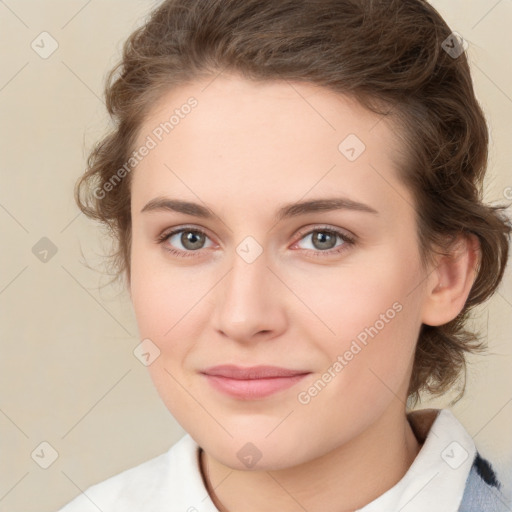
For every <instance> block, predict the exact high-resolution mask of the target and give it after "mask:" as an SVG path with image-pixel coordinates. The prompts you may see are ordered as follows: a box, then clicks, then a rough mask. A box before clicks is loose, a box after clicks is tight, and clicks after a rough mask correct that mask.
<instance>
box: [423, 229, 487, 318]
mask: <svg viewBox="0 0 512 512" xmlns="http://www.w3.org/2000/svg"><path fill="white" fill-rule="evenodd" d="M479 259H480V243H479V241H478V238H477V237H476V236H475V235H473V234H465V235H460V236H459V237H458V238H457V239H456V240H455V241H454V243H453V244H452V246H451V249H450V252H449V254H444V255H440V256H439V257H438V258H437V260H436V264H435V266H434V269H433V270H432V271H431V273H430V275H429V277H428V279H427V289H426V294H427V296H426V299H425V302H424V305H423V313H422V322H423V323H424V324H426V325H432V326H437V325H444V324H446V323H448V322H450V321H451V320H453V319H454V318H455V317H456V316H457V315H458V314H459V313H460V312H461V311H462V309H463V308H464V304H465V303H466V300H467V298H468V296H469V292H470V291H471V287H472V286H473V283H474V281H475V278H476V273H477V268H478V263H479Z"/></svg>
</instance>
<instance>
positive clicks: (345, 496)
mask: <svg viewBox="0 0 512 512" xmlns="http://www.w3.org/2000/svg"><path fill="white" fill-rule="evenodd" d="M420 449H421V444H420V443H419V442H418V440H417V439H416V437H415V435H414V433H413V431H412V429H411V426H410V425H409V422H408V421H407V418H406V416H405V413H404V412H403V411H402V414H401V415H398V416H397V415H396V411H395V415H394V416H392V415H389V414H387V415H385V416H383V417H381V418H380V419H379V420H378V421H377V422H376V423H374V424H373V425H371V426H370V427H369V428H368V429H366V430H365V431H364V432H362V433H361V434H360V435H359V436H358V437H357V438H355V439H352V440H351V441H350V442H349V443H346V444H344V445H342V446H339V447H337V448H336V449H334V450H332V451H331V452H329V453H328V454H326V455H323V456H321V457H319V458H317V459H314V460H310V461H306V462H304V463H303V464H300V465H298V466H294V467H290V468H285V469H279V470H275V471H240V470H233V469H231V468H229V467H227V466H224V465H223V464H221V463H220V462H219V461H217V460H215V459H213V458H212V457H211V456H210V455H208V454H206V453H205V452H203V451H201V459H200V460H201V466H202V471H203V478H204V480H205V484H206V487H207V490H208V493H209V494H210V497H211V498H212V501H213V503H214V505H215V506H216V507H217V509H218V510H219V511H220V512H234V511H237V510H244V512H256V511H258V512H259V511H261V510H272V509H273V510H279V511H280V512H292V511H297V510H299V509H303V510H322V511H323V512H352V511H354V510H357V509H358V508H361V507H363V506H365V505H367V504H368V503H370V502H372V501H373V500H374V499H376V498H378V497H379V496H380V495H382V494H383V493H385V492H386V491H387V490H388V489H390V488H391V487H393V486H394V485H395V484H397V483H398V482H399V481H400V479H401V478H402V477H403V476H404V475H405V473H406V472H407V470H408V469H409V467H410V466H411V464H412V462H413V461H414V459H415V458H416V456H417V454H418V452H419V450H420ZM269 503H271V504H272V508H269Z"/></svg>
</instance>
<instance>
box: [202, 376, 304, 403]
mask: <svg viewBox="0 0 512 512" xmlns="http://www.w3.org/2000/svg"><path fill="white" fill-rule="evenodd" d="M306 375H309V374H307V373H303V374H300V375H293V376H290V377H270V378H266V379H230V378H228V377H221V376H218V375H207V374H204V376H205V377H206V379H207V380H208V382H209V383H210V384H211V385H212V386H213V387H214V388H215V389H217V390H218V391H222V392H223V393H226V394H228V395H230V396H233V397H235V398H239V399H242V400H256V399H258V398H265V397H267V396H270V395H273V394H274V393H277V392H278V391H282V390H284V389H288V388H290V387H291V386H293V385H294V384H296V383H297V382H299V381H300V380H302V379H303V378H304V377H306Z"/></svg>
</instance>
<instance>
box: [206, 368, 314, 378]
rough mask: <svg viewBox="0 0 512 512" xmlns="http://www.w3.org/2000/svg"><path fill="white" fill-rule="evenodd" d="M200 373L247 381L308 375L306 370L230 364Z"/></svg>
mask: <svg viewBox="0 0 512 512" xmlns="http://www.w3.org/2000/svg"><path fill="white" fill-rule="evenodd" d="M201 373H204V374H206V375H214V376H218V377H227V378H230V379H239V380H248V379H267V378H272V377H293V376H295V375H304V374H306V373H310V372H309V371H307V370H291V369H289V368H280V367H278V366H264V365H260V366H250V367H245V368H244V367H241V366H236V365H232V364H222V365H219V366H212V367H210V368H206V369H205V370H202V371H201Z"/></svg>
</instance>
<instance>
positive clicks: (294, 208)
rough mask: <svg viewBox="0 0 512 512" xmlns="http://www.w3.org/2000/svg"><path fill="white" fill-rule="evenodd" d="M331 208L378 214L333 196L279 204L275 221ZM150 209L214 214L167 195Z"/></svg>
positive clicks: (149, 205)
mask: <svg viewBox="0 0 512 512" xmlns="http://www.w3.org/2000/svg"><path fill="white" fill-rule="evenodd" d="M333 210H352V211H360V212H366V213H372V214H375V215H378V213H379V212H377V210H375V209H374V208H372V207H371V206H368V205H367V204H364V203H360V202H358V201H353V200H351V199H348V198H343V197H334V198H327V199H313V200H310V201H300V202H297V203H290V204H286V205H283V206H281V207H280V208H279V209H278V210H277V213H276V215H275V218H274V219H275V221H276V222H280V221H282V220H283V219H288V218H292V217H298V216H300V215H306V214H308V213H315V212H326V211H333ZM151 211H171V212H178V213H184V214H185V215H192V216H194V217H200V218H203V219H213V218H214V217H215V215H214V214H213V212H212V211H211V210H210V209H208V208H206V207H204V206H201V205H200V204H198V203H191V202H189V201H181V200H178V199H170V198H168V197H156V198H155V199H152V200H151V201H149V202H148V203H147V204H146V205H145V206H144V208H142V210H141V213H143V212H151Z"/></svg>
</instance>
